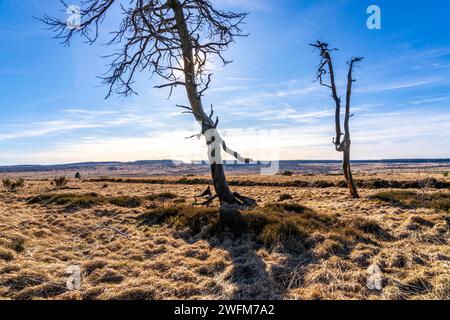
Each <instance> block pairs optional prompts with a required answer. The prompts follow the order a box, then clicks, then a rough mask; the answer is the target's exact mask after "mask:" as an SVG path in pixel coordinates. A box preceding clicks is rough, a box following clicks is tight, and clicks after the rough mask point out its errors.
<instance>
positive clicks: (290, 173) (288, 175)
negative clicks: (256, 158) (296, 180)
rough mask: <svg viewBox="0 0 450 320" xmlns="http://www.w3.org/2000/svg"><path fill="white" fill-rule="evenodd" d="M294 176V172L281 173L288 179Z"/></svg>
mask: <svg viewBox="0 0 450 320" xmlns="http://www.w3.org/2000/svg"><path fill="white" fill-rule="evenodd" d="M293 174H294V172H292V171H289V170H286V171H283V172H282V173H281V175H282V176H287V177H290V176H292V175H293Z"/></svg>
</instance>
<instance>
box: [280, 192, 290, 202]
mask: <svg viewBox="0 0 450 320" xmlns="http://www.w3.org/2000/svg"><path fill="white" fill-rule="evenodd" d="M286 200H292V196H291V195H290V194H287V193H283V194H281V195H280V199H279V201H286Z"/></svg>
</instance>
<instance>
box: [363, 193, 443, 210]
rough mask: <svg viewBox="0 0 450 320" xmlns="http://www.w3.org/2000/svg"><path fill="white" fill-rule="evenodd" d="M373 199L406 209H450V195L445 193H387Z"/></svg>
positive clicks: (377, 195)
mask: <svg viewBox="0 0 450 320" xmlns="http://www.w3.org/2000/svg"><path fill="white" fill-rule="evenodd" d="M372 199H376V200H381V201H383V202H387V203H390V204H391V205H393V206H396V207H401V208H405V209H416V208H431V209H437V210H444V211H447V212H448V210H449V209H450V193H443V192H437V193H429V194H426V195H423V194H419V193H417V192H413V191H386V192H379V193H377V194H375V195H374V196H372Z"/></svg>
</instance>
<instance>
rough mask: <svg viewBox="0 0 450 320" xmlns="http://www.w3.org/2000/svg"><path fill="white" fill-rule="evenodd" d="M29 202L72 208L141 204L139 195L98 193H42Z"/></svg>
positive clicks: (135, 205) (126, 206) (124, 206)
mask: <svg viewBox="0 0 450 320" xmlns="http://www.w3.org/2000/svg"><path fill="white" fill-rule="evenodd" d="M27 203H28V204H44V205H51V204H54V205H61V206H65V207H66V208H67V209H71V208H86V209H88V208H92V207H94V206H98V205H102V204H108V203H109V204H112V205H115V206H118V207H123V208H137V207H139V206H140V205H141V203H142V202H141V199H139V198H138V197H103V196H100V195H98V194H96V193H87V194H74V193H66V194H55V193H47V194H41V195H38V196H35V197H32V198H30V199H28V201H27Z"/></svg>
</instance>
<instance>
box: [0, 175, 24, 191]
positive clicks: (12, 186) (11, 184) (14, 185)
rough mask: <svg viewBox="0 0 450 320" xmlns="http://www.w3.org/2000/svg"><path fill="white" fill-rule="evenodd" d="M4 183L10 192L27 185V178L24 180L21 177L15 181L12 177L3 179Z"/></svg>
mask: <svg viewBox="0 0 450 320" xmlns="http://www.w3.org/2000/svg"><path fill="white" fill-rule="evenodd" d="M2 183H3V187H4V188H5V189H6V190H7V191H8V192H15V191H17V190H19V189H22V188H23V187H24V186H25V180H23V179H22V178H19V179H17V180H15V181H13V180H11V179H8V178H7V179H3V180H2Z"/></svg>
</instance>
